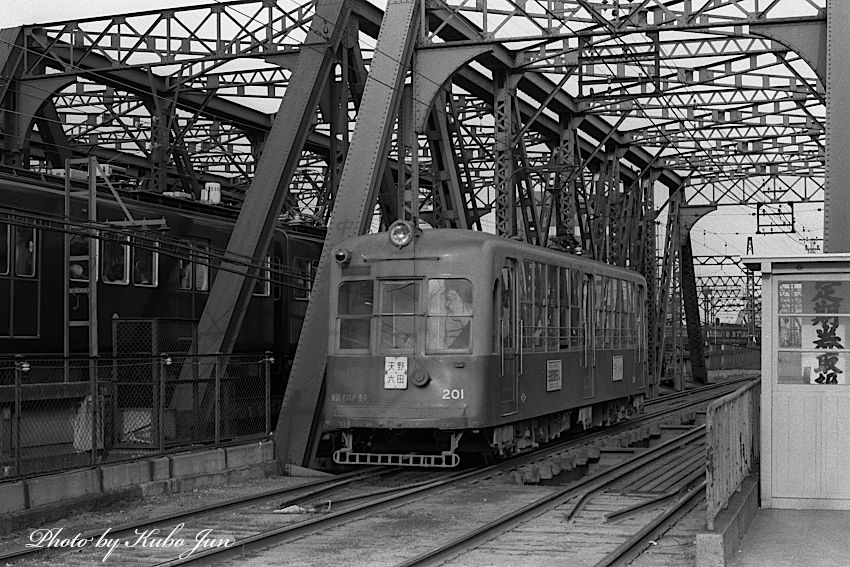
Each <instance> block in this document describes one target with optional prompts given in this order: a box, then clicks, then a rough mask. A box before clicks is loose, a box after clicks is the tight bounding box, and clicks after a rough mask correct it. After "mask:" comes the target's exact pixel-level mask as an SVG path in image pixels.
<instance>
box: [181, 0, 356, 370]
mask: <svg viewBox="0 0 850 567" xmlns="http://www.w3.org/2000/svg"><path fill="white" fill-rule="evenodd" d="M347 15H348V8H347V5H346V3H345V2H344V1H339V0H328V1H325V2H320V3H319V4H318V5H317V6H316V15H315V17H314V19H313V23H312V26H311V28H310V34H309V35H308V37H307V40H306V41H307V43H309V44H311V46H312V47H311V48H310V49H302V50H301V52H300V53H299V56H298V63H297V64H296V67H295V71H294V72H293V75H292V79H293V80H292V81H291V83H292V84H291V86H290V87H289V89H288V90H287V91H286V95H285V96H284V98H283V102H282V103H281V106H280V110H279V111H278V113H277V119H276V120H275V122H274V125H273V126H272V129H271V132H270V133H269V136H268V139H267V141H266V144H265V151H264V152H263V154H262V156H261V158H260V161H259V163H258V164H257V172H256V175H255V176H254V181H253V182H252V184H251V187H250V189H249V190H248V192H247V193H246V195H245V202H244V204H243V206H242V209H241V211H240V213H239V217H238V218H237V220H236V225H235V226H234V228H233V232H232V233H231V237H230V241H229V242H228V245H227V255H229V256H232V257H238V258H246V257H247V258H254V259H260V258H263V257H265V255H266V250H267V249H268V247H269V242H270V241H271V238H272V234H273V232H274V228H275V226H276V225H277V217H278V215H279V214H280V210H281V206H282V205H283V202H284V201H285V199H286V197H287V195H288V194H289V183H290V181H291V179H292V175H293V173H294V172H295V169H296V167H297V166H298V160H299V158H300V155H301V149H302V148H303V146H304V143H305V141H306V139H307V134H308V133H309V131H310V129H311V128H312V121H313V115H314V113H315V111H316V107H317V104H318V100H319V96H320V95H321V92H322V89H323V88H324V86H325V84H326V82H327V80H328V76H329V71H330V68H331V65H332V64H333V62H334V57H335V54H336V51H337V49H338V47H339V44H340V41H341V38H342V35H343V31H344V30H345V29H346V26H345V24H346V18H347ZM257 261H258V262H259V261H260V260H257ZM255 271H256V269H252V270H249V271H248V272H246V271H245V268H244V267H240V268H238V269H237V270H235V271H234V272H230V271H224V270H220V271H219V272H218V275H217V277H216V279H215V281H214V283H213V286H212V289H211V290H210V295H209V298H208V299H207V302H206V305H205V307H204V312H203V313H202V315H201V320H200V322H199V324H198V352H200V353H204V354H207V353H216V352H224V353H228V352H230V351H231V350H232V348H233V344H234V343H235V341H236V337H237V335H238V333H239V328H240V327H241V323H242V317H243V316H244V314H245V308H246V307H247V305H248V301H249V300H250V298H251V292H252V291H253V288H254V282H255V279H254V278H253V277H248V278H246V276H250V275H253V273H254V272H255Z"/></svg>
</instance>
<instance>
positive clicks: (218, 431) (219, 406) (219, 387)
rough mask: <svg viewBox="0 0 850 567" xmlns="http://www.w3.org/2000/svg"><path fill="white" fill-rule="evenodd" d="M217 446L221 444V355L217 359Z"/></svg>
mask: <svg viewBox="0 0 850 567" xmlns="http://www.w3.org/2000/svg"><path fill="white" fill-rule="evenodd" d="M214 406H215V444H216V445H218V444H219V443H221V353H219V354H218V355H216V357H215V404H214Z"/></svg>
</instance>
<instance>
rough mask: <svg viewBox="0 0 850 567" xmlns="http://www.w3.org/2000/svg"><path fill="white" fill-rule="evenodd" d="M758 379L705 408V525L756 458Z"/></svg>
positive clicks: (727, 498) (727, 500)
mask: <svg viewBox="0 0 850 567" xmlns="http://www.w3.org/2000/svg"><path fill="white" fill-rule="evenodd" d="M760 410H761V380H754V381H753V382H751V383H750V384H748V385H747V386H744V387H742V388H739V389H738V390H736V391H735V392H732V393H731V394H728V395H726V396H723V397H722V398H719V399H717V400H715V401H713V402H712V403H711V404H709V406H708V409H707V411H706V426H707V431H708V433H707V447H706V495H705V496H706V498H705V499H706V508H707V510H706V516H707V527H708V529H709V530H713V529H714V519H715V518H716V517H717V514H719V513H720V511H721V510H723V508H725V507H726V506H727V505H728V504H729V499H730V498H731V497H732V495H733V494H734V493H735V492H736V491H737V490H738V489H739V488H740V486H741V481H743V480H744V478H745V477H746V476H747V475H749V474H750V473H751V472H752V470H753V468H754V467H755V466H756V465H757V463H758V460H759V449H760V446H759V442H760V441H759V428H760Z"/></svg>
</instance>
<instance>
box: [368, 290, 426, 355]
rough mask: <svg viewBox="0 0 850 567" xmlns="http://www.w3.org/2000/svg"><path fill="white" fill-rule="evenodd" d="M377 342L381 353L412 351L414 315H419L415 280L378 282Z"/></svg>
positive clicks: (420, 311) (414, 336)
mask: <svg viewBox="0 0 850 567" xmlns="http://www.w3.org/2000/svg"><path fill="white" fill-rule="evenodd" d="M378 285H379V286H380V290H381V291H380V294H381V295H380V298H381V304H380V305H381V310H380V322H379V325H380V327H379V328H380V342H379V344H380V345H381V349H382V350H393V351H396V350H404V351H408V352H413V349H414V347H415V346H416V315H420V314H421V313H422V310H421V307H420V301H419V287H420V282H419V281H418V280H394V281H381V282H379V284H378Z"/></svg>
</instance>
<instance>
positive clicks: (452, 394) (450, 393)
mask: <svg viewBox="0 0 850 567" xmlns="http://www.w3.org/2000/svg"><path fill="white" fill-rule="evenodd" d="M463 395H464V394H463V388H453V389H449V388H443V399H444V400H462V399H463Z"/></svg>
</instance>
